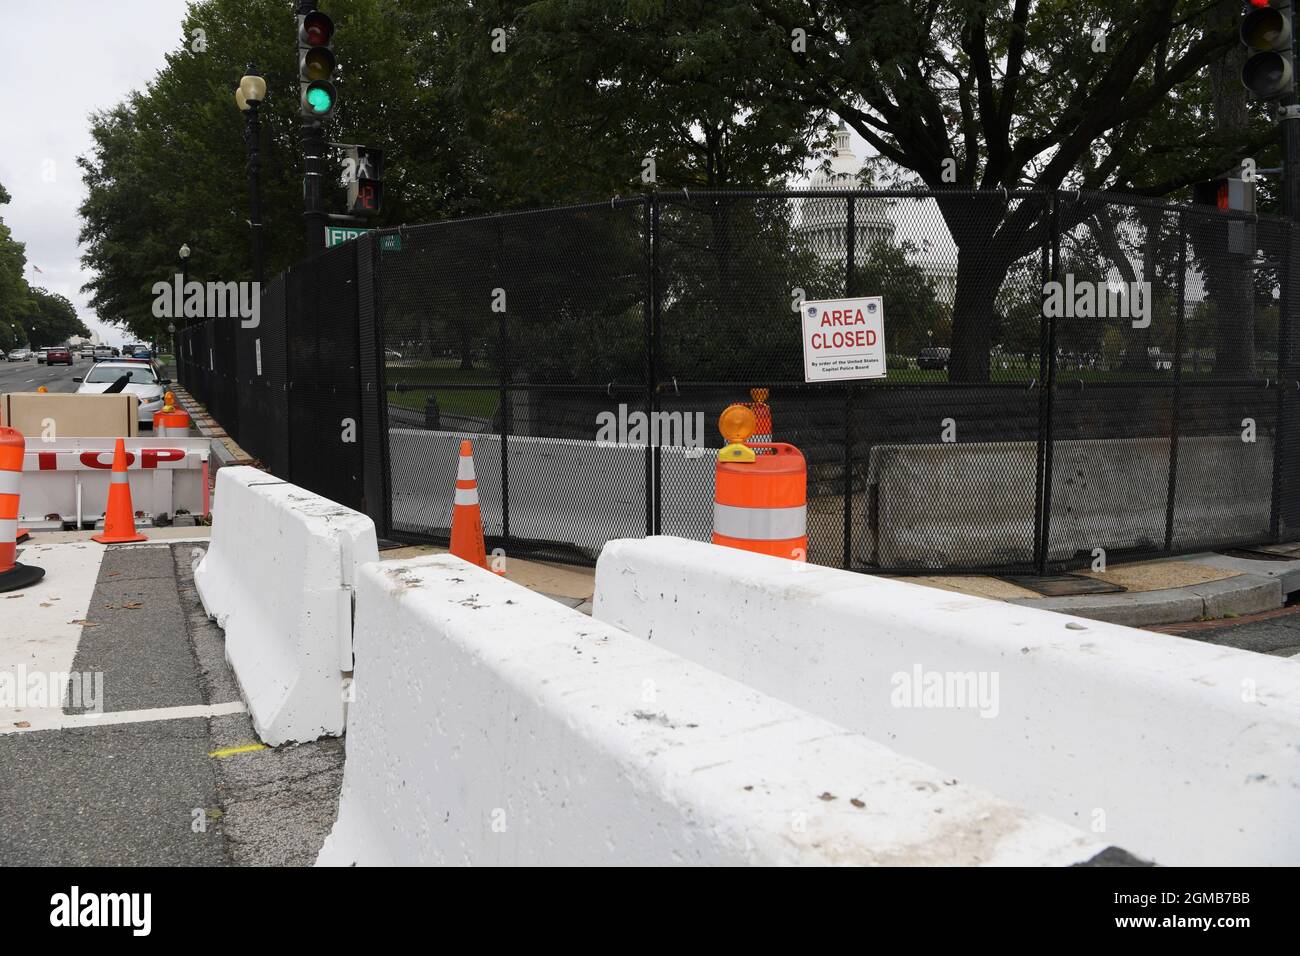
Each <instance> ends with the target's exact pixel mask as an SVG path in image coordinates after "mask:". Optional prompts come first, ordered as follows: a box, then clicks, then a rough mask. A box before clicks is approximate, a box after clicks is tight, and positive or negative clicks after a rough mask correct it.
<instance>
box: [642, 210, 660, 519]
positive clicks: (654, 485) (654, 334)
mask: <svg viewBox="0 0 1300 956" xmlns="http://www.w3.org/2000/svg"><path fill="white" fill-rule="evenodd" d="M659 215H660V206H659V195H658V193H655V192H652V193H650V330H649V331H650V342H649V345H650V354H649V363H648V368H647V372H648V373H649V377H648V380H647V382H646V387H647V388H648V389H649V394H648V396H647V397H648V400H649V408H648V412H649V414H650V421H652V422H653V421H654V420H655V417H654V414H655V412H657V411H659V375H660V368H659V366H660V363H661V362H662V360H663V353H662V349H663V329H662V327H661V326H662V319H663V301H662V299H661V298H660V290H661V289H662V282H661V277H660V275H659V268H660V261H659V246H660V243H659ZM651 437H653V436H651ZM646 451H647V453H648V454H649V456H650V460H649V462H650V475H649V479H650V480H649V484H648V485H647V488H646V492H647V494H648V495H649V496H650V500H651V504H652V508H651V512H650V514H649V516H648V518H649V522H650V529H651V530H650V533H651V534H659V533H660V531H661V529H662V527H663V510H662V509H663V501H662V490H661V488H662V480H663V457H662V456H661V455H660V452H659V445H658V443H657V442H654V441H651V440H647V444H646Z"/></svg>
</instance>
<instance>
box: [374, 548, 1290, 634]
mask: <svg viewBox="0 0 1300 956" xmlns="http://www.w3.org/2000/svg"><path fill="white" fill-rule="evenodd" d="M1289 547H1297V548H1300V546H1287V545H1280V546H1278V548H1277V551H1278V554H1279V555H1282V554H1284V553H1285V551H1286V549H1287V548H1289ZM446 550H447V549H446V548H442V547H437V546H433V545H414V546H411V547H404V548H397V549H393V550H389V551H383V552H381V553H380V557H381V558H382V559H385V560H395V559H398V558H410V557H418V556H419V555H422V554H441V553H443V552H445V551H446ZM595 576H596V571H595V568H589V567H580V566H574V565H563V564H552V563H549V562H542V561H529V560H525V559H520V558H509V557H507V561H506V577H507V578H509V579H510V580H512V581H514V582H515V583H517V584H522V585H523V586H524V587H526V588H529V589H530V590H533V591H537V592H538V593H540V594H545V595H546V596H548V597H551V598H554V599H556V600H558V601H561V602H563V603H565V604H567V605H568V606H570V607H574V608H577V609H578V610H580V611H582V612H584V613H586V614H590V613H591V598H592V595H593V593H594V592H595ZM1078 576H1079V577H1082V578H1085V579H1092V580H1096V581H1101V582H1104V583H1107V584H1110V585H1113V586H1115V587H1119V588H1123V589H1124V590H1122V591H1120V592H1118V593H1112V594H1086V595H1077V596H1070V597H1044V596H1042V595H1041V594H1039V593H1037V592H1036V591H1033V590H1031V589H1029V588H1027V587H1024V586H1022V585H1020V584H1015V583H1012V582H1010V581H1007V580H1004V579H1002V578H996V577H990V576H987V575H942V576H939V575H929V576H918V577H903V578H900V579H899V580H904V581H909V582H911V583H913V584H920V585H923V586H925V587H933V588H939V589H941V590H945V591H953V592H956V593H960V594H970V595H974V596H976V597H985V598H991V599H993V600H998V601H1007V602H1010V603H1013V604H1024V605H1027V606H1029V607H1038V608H1042V609H1044V610H1048V611H1059V612H1061V613H1063V614H1074V615H1077V616H1079V617H1087V618H1092V619H1093V620H1097V621H1109V622H1111V623H1115V624H1126V625H1128V626H1130V627H1148V626H1151V625H1161V624H1181V623H1184V622H1188V621H1203V620H1215V619H1221V618H1233V617H1239V616H1243V615H1248V614H1258V613H1261V612H1265V611H1272V610H1276V609H1278V608H1281V607H1282V606H1283V605H1284V604H1285V603H1286V599H1287V595H1288V594H1291V593H1294V592H1295V591H1298V590H1300V559H1288V560H1278V561H1274V560H1269V559H1258V560H1251V559H1248V558H1242V557H1231V556H1228V555H1223V554H1214V553H1205V554H1193V555H1185V556H1179V557H1171V558H1162V559H1160V560H1157V561H1144V562H1136V563H1133V564H1121V565H1115V566H1113V567H1111V568H1110V569H1108V570H1107V571H1104V572H1091V571H1088V572H1079V574H1078Z"/></svg>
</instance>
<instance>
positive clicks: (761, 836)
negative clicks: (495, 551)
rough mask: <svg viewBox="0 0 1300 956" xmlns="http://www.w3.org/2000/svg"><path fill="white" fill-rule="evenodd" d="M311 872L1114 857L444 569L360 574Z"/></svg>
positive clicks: (604, 628) (386, 567) (409, 566)
mask: <svg viewBox="0 0 1300 956" xmlns="http://www.w3.org/2000/svg"><path fill="white" fill-rule="evenodd" d="M356 657H357V668H356V675H355V677H356V683H355V689H356V702H355V703H354V704H353V705H352V709H351V713H350V714H349V725H348V738H347V763H346V766H345V770H344V780H343V792H342V798H341V802H340V807H339V817H338V821H337V823H336V824H335V826H334V829H333V831H332V832H331V834H330V836H329V837H328V839H327V840H326V841H325V845H324V848H323V849H322V850H321V853H320V857H319V859H318V863H320V864H322V865H343V866H346V865H352V864H389V865H391V864H398V865H404V864H455V863H473V864H479V865H483V864H632V865H634V864H739V863H807V864H814V863H864V864H866V863H875V864H906V863H912V864H1035V865H1050V864H1072V863H1080V862H1084V861H1088V860H1091V859H1093V858H1094V857H1095V856H1096V854H1098V853H1099V852H1101V851H1102V850H1103V848H1105V847H1106V846H1107V844H1106V842H1104V841H1100V840H1098V839H1096V838H1095V837H1093V836H1092V835H1090V834H1085V833H1083V832H1082V831H1080V830H1078V829H1076V828H1074V827H1071V826H1068V825H1065V824H1062V823H1060V822H1059V821H1054V820H1049V819H1047V818H1045V817H1043V816H1042V815H1039V814H1034V813H1028V812H1026V811H1024V810H1022V809H1019V808H1016V807H1014V806H1012V805H1009V804H1008V803H1006V802H1005V801H1002V800H999V799H996V798H993V797H991V796H990V795H988V794H987V793H985V792H983V791H981V790H979V789H977V788H974V787H971V786H969V785H968V784H967V783H966V782H965V781H956V780H953V779H952V777H951V776H950V775H947V774H945V773H943V772H941V771H939V770H936V769H934V768H933V767H929V766H926V765H925V764H923V763H920V762H918V761H916V760H912V759H907V758H904V757H900V756H899V755H898V754H896V753H894V752H892V751H891V750H889V749H887V748H886V747H884V746H882V745H880V744H877V743H873V742H872V741H870V740H868V739H866V738H865V737H863V736H862V735H860V734H855V733H848V732H846V731H845V730H844V729H843V728H840V727H837V726H835V725H833V724H832V723H830V722H829V721H827V720H825V719H822V718H819V717H815V716H813V715H811V714H808V713H805V712H803V711H800V710H798V709H797V708H795V707H792V706H790V705H788V704H784V703H781V702H779V701H776V700H773V699H771V698H769V697H767V696H765V695H764V694H761V693H759V692H757V691H755V690H753V689H751V688H748V687H745V686H743V685H741V684H739V683H736V682H735V681H732V680H728V679H727V678H725V677H722V676H720V675H718V674H714V673H712V672H710V671H708V670H706V669H705V668H703V667H700V666H698V665H697V664H693V663H690V662H689V661H686V660H684V659H683V658H681V657H679V656H677V655H675V654H672V653H669V652H668V651H665V650H663V649H662V648H660V647H658V646H656V644H652V643H648V642H646V641H642V640H638V639H637V638H634V637H632V636H630V635H628V634H626V633H624V632H622V631H620V630H618V629H616V628H613V627H610V626H608V625H605V624H601V623H599V622H595V621H592V620H591V619H590V618H587V617H585V616H584V615H581V614H578V613H577V612H575V611H571V610H569V609H568V608H566V607H563V606H561V605H559V604H557V603H556V602H554V601H551V600H549V599H547V598H545V597H542V596H540V595H537V594H534V593H533V592H531V591H528V590H526V589H524V588H522V587H519V586H518V585H515V584H512V583H510V582H509V581H505V580H502V579H500V578H498V577H496V576H495V575H493V574H490V573H487V572H485V571H482V570H480V569H478V568H475V567H473V566H471V565H469V564H467V563H465V562H463V561H461V560H459V559H458V558H454V557H451V556H449V555H438V556H432V557H426V558H419V559H415V560H410V561H400V562H383V563H381V564H371V565H367V566H365V567H363V568H362V569H361V572H360V580H359V583H358V589H357V628H356Z"/></svg>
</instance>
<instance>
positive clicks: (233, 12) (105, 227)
mask: <svg viewBox="0 0 1300 956" xmlns="http://www.w3.org/2000/svg"><path fill="white" fill-rule="evenodd" d="M329 10H330V14H331V16H332V17H333V18H334V20H335V22H336V24H337V27H338V33H337V42H336V52H337V54H338V56H339V61H340V72H339V91H340V100H339V109H338V113H337V116H336V119H335V121H334V125H333V127H332V129H331V131H330V132H331V137H330V138H331V139H339V140H343V141H347V142H361V143H365V144H367V145H370V146H375V147H379V148H382V149H384V150H385V152H386V166H387V173H386V174H385V185H386V189H385V211H384V216H383V217H382V218H380V219H379V220H378V222H377V223H376V225H386V224H389V223H392V224H397V223H403V222H420V221H427V220H431V219H440V218H445V217H447V216H448V215H457V214H463V213H464V212H465V211H468V210H469V209H472V208H474V207H475V201H474V200H473V199H472V198H471V193H472V192H473V190H474V188H476V184H477V182H478V179H477V174H476V172H475V169H476V158H475V150H474V147H473V146H472V144H470V143H469V142H468V140H467V138H466V137H465V136H464V135H463V133H462V132H461V127H462V126H463V117H462V115H461V114H460V112H459V110H458V109H457V107H456V103H455V102H454V100H453V99H452V97H451V92H452V87H451V82H450V80H449V79H448V77H447V76H446V75H445V73H444V72H440V71H445V69H446V62H445V61H444V60H442V59H440V58H439V56H438V54H439V52H441V51H442V50H444V49H445V48H446V46H447V44H448V42H449V39H448V37H446V36H444V35H443V34H441V33H438V34H437V35H434V34H431V33H430V32H429V30H428V29H427V27H428V24H427V23H425V22H424V21H423V20H422V19H421V18H419V17H417V16H413V15H412V13H411V11H410V9H409V8H408V5H407V4H406V3H404V2H401V0H333V2H331V4H330V6H329ZM293 22H294V21H293V17H292V9H291V7H290V6H289V5H288V4H287V3H285V2H284V0H208V2H205V3H202V4H191V5H190V8H189V11H188V13H187V15H186V18H185V21H184V24H183V28H182V33H181V36H179V37H178V38H177V39H178V45H177V48H176V49H175V50H174V51H173V52H171V53H169V54H168V55H167V58H166V63H165V65H164V66H163V68H162V69H161V70H160V71H159V72H158V74H157V76H155V77H154V79H153V80H152V81H151V82H150V83H149V84H148V85H147V86H146V87H145V88H144V89H143V90H139V91H136V92H135V93H133V94H132V95H131V96H129V97H128V98H127V99H126V100H125V101H123V102H122V103H119V104H118V105H117V106H115V107H113V108H112V109H109V110H106V111H104V112H101V113H98V114H95V115H94V116H93V117H92V119H91V135H92V138H93V141H94V145H93V147H92V149H91V151H90V152H89V153H88V154H87V155H85V156H83V157H81V158H80V159H79V165H80V166H81V168H82V171H83V178H84V181H85V184H86V187H87V197H86V200H85V202H84V203H83V204H82V206H81V209H80V214H81V217H82V230H81V236H80V238H81V241H82V243H83V245H84V247H85V249H86V252H85V255H84V256H83V258H82V263H83V265H85V266H86V267H87V268H89V269H91V270H93V271H94V272H95V277H94V278H93V279H92V280H91V281H90V282H89V283H88V284H87V286H86V291H87V292H88V293H89V294H90V296H91V302H92V304H93V305H94V306H95V308H96V310H97V311H98V312H99V314H100V315H101V317H102V318H104V319H105V320H106V321H109V322H113V323H116V324H118V325H122V326H124V327H125V328H126V329H128V330H129V331H130V333H131V335H133V336H136V337H139V338H144V339H149V338H152V337H154V336H156V335H158V334H159V333H160V331H162V329H163V328H164V327H165V325H166V320H165V319H164V320H161V321H160V320H158V319H155V318H154V316H153V315H152V304H153V295H152V292H151V290H152V288H153V285H154V284H155V283H156V282H159V281H167V280H170V279H171V278H172V276H173V275H174V274H175V273H176V272H177V270H178V268H179V261H178V258H177V250H178V249H179V248H180V246H181V245H182V244H183V243H184V244H188V245H189V246H190V247H191V249H192V250H193V255H192V257H191V259H190V260H189V263H188V268H187V273H188V276H189V278H191V279H198V280H209V279H211V280H218V281H223V282H224V281H232V280H239V279H247V278H249V277H250V276H251V263H250V260H249V249H250V244H249V236H248V225H247V218H248V212H247V210H248V196H247V187H246V182H247V180H246V177H245V160H246V154H245V145H244V140H243V126H244V117H243V114H241V113H240V111H239V110H238V109H237V108H236V106H235V101H234V89H235V86H236V85H237V83H238V81H239V78H240V76H242V75H243V73H244V72H245V69H246V65H247V64H250V63H251V64H253V65H254V66H255V67H257V68H259V69H260V70H261V71H262V72H264V73H265V75H266V79H267V90H268V92H267V100H266V102H265V103H264V104H263V106H262V107H261V114H262V128H263V136H264V141H263V143H262V164H261V170H262V191H263V211H264V226H263V235H264V248H265V266H266V269H265V271H266V274H267V275H268V276H269V275H275V274H276V273H277V272H280V271H282V270H284V269H285V268H287V267H288V266H290V265H291V264H292V263H294V262H297V261H299V260H300V259H301V258H302V257H303V255H304V252H305V239H304V230H303V225H302V158H301V153H302V151H301V147H300V145H299V142H298V132H299V122H300V120H299V116H298V97H299V90H298V67H297V54H296V50H295V45H294V42H293ZM200 30H201V31H202V33H203V36H204V37H205V38H206V42H205V44H203V45H202V46H201V48H197V47H196V46H195V44H194V43H193V37H194V36H195V33H196V31H200ZM334 158H335V159H337V157H334ZM328 165H331V166H332V167H333V168H335V169H336V170H338V171H339V172H340V175H341V166H339V165H338V164H337V163H331V164H328ZM332 188H333V192H332V193H331V194H330V196H329V200H328V201H329V202H330V203H331V204H332V208H333V209H335V210H341V208H342V199H341V196H342V186H341V184H338V183H334V184H333V187H332Z"/></svg>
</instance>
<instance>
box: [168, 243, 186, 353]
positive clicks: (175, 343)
mask: <svg viewBox="0 0 1300 956" xmlns="http://www.w3.org/2000/svg"><path fill="white" fill-rule="evenodd" d="M176 255H177V257H178V258H179V259H180V263H181V303H184V301H185V266H186V264H187V263H188V262H189V259H190V244H189V243H188V242H186V243H182V244H181V247H180V249H179V250H177V253H176ZM184 316H185V311H184V308H183V307H182V309H181V328H185V318H184ZM174 325H175V323H174V322H173V323H171V325H170V326H169V328H171V327H173V326H174ZM180 349H181V343H180V341H179V340H177V339H176V338H175V336H173V337H172V357H173V358H174V359H175V360H176V377H177V378H180V377H181V352H180Z"/></svg>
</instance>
